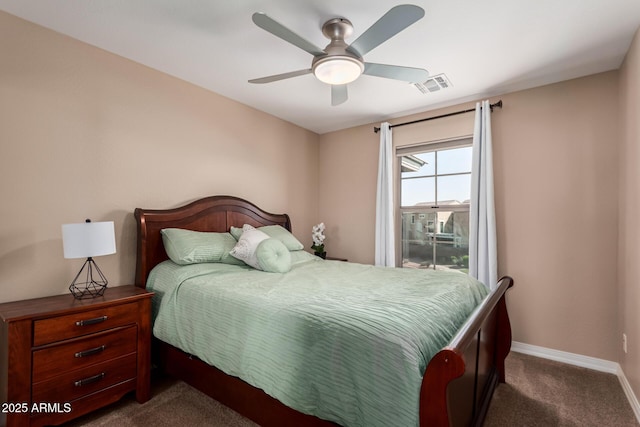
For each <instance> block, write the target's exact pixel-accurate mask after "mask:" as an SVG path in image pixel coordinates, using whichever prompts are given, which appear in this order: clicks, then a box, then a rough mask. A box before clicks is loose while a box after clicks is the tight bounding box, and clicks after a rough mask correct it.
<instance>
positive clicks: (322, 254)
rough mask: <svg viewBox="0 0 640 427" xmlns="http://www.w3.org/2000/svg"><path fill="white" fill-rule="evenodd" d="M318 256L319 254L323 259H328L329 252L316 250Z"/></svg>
mask: <svg viewBox="0 0 640 427" xmlns="http://www.w3.org/2000/svg"><path fill="white" fill-rule="evenodd" d="M315 255H316V256H319V257H320V258H322V259H326V258H327V253H326V252H315Z"/></svg>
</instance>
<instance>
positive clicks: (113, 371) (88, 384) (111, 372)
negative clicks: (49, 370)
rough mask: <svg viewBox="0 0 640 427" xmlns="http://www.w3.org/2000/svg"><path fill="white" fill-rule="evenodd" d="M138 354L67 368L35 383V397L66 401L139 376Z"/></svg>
mask: <svg viewBox="0 0 640 427" xmlns="http://www.w3.org/2000/svg"><path fill="white" fill-rule="evenodd" d="M136 362H137V358H136V354H130V355H128V356H123V357H119V358H117V359H113V360H109V361H106V362H103V363H99V364H97V365H91V366H89V367H87V368H84V369H79V370H75V371H71V372H65V373H63V374H62V375H59V376H57V377H53V378H51V379H49V380H47V381H41V382H38V383H35V384H34V385H33V397H32V401H33V402H35V403H39V402H53V403H65V402H70V401H72V400H75V399H78V398H80V397H82V396H85V395H87V394H90V393H94V392H96V391H99V390H102V389H104V388H107V387H110V386H112V385H114V384H118V383H121V382H123V381H126V380H129V379H132V378H135V377H136Z"/></svg>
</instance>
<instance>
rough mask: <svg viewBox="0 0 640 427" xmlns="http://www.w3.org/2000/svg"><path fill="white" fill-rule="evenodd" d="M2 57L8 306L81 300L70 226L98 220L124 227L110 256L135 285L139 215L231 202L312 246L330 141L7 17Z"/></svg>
mask: <svg viewBox="0 0 640 427" xmlns="http://www.w3.org/2000/svg"><path fill="white" fill-rule="evenodd" d="M0 58H2V59H1V64H2V65H1V66H0V147H1V154H0V195H1V197H2V203H1V204H0V212H1V214H0V217H1V218H2V221H1V222H0V302H3V301H12V300H17V299H23V298H29V297H39V296H46V295H53V294H60V293H65V292H67V287H68V285H69V282H70V281H71V280H72V279H73V276H74V275H75V273H76V272H77V271H78V270H79V268H80V265H81V264H82V260H66V259H64V258H63V255H62V241H61V231H60V226H61V224H64V223H71V222H82V221H83V220H84V219H85V218H91V219H92V220H94V221H99V220H113V221H115V229H116V238H117V241H116V245H117V254H115V255H110V256H105V257H100V258H97V259H96V261H97V262H98V265H100V267H101V268H102V270H103V272H104V273H105V274H106V276H107V278H108V279H109V282H110V285H114V286H115V285H118V284H126V283H131V282H132V280H133V276H134V272H135V241H136V236H135V223H134V219H133V214H132V213H133V210H134V209H135V208H136V207H144V208H168V207H173V206H177V205H180V204H183V203H184V202H187V201H191V200H194V199H196V198H200V197H203V196H209V195H215V194H231V195H235V196H239V197H243V198H246V199H248V200H250V201H252V202H254V203H256V204H257V205H258V206H260V207H262V208H264V209H266V210H268V211H271V212H274V213H281V212H287V213H289V214H290V215H291V218H292V222H293V229H294V233H295V234H296V235H297V237H298V238H299V239H301V240H302V241H303V242H305V244H306V243H307V240H309V236H310V231H309V230H310V229H311V226H312V225H313V224H314V223H315V222H316V219H317V208H318V201H317V192H318V166H317V165H318V140H319V137H318V135H316V134H314V133H312V132H309V131H306V130H304V129H301V128H299V127H296V126H294V125H292V124H290V123H287V122H284V121H282V120H279V119H276V118H274V117H272V116H269V115H267V114H264V113H262V112H259V111H257V110H254V109H251V108H249V107H247V106H244V105H242V104H239V103H236V102H234V101H231V100H229V99H227V98H224V97H221V96H219V95H216V94H214V93H211V92H209V91H206V90H203V89H201V88H198V87H195V86H193V85H190V84H188V83H185V82H183V81H181V80H178V79H175V78H172V77H170V76H167V75H165V74H162V73H159V72H156V71H153V70H151V69H149V68H146V67H144V66H141V65H139V64H136V63H133V62H131V61H128V60H125V59H123V58H121V57H118V56H115V55H112V54H109V53H107V52H104V51H102V50H99V49H96V48H94V47H91V46H89V45H86V44H83V43H80V42H78V41H75V40H73V39H70V38H68V37H65V36H62V35H59V34H57V33H54V32H52V31H49V30H46V29H44V28H42V27H39V26H36V25H32V24H30V23H27V22H25V21H22V20H20V19H17V18H15V17H13V16H11V15H8V14H6V13H3V12H0ZM291 159H295V161H291Z"/></svg>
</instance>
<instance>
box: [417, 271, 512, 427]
mask: <svg viewBox="0 0 640 427" xmlns="http://www.w3.org/2000/svg"><path fill="white" fill-rule="evenodd" d="M512 286H513V279H512V278H511V277H508V276H506V277H503V278H502V279H500V281H499V282H498V287H497V289H496V290H495V291H494V292H493V293H492V294H491V295H490V297H489V298H487V299H486V300H485V301H484V303H483V304H482V305H481V306H479V307H478V308H477V309H476V311H475V312H474V313H473V315H472V316H471V317H470V318H469V319H468V320H467V322H466V323H465V324H464V325H463V327H462V328H461V329H460V331H459V332H458V334H457V335H456V336H455V337H454V338H453V339H452V340H451V342H450V343H449V345H448V346H447V347H445V348H444V349H442V350H440V351H439V352H438V353H437V354H436V355H435V356H434V357H433V358H432V359H431V361H430V362H429V365H428V366H427V369H426V371H425V375H424V377H423V379H422V388H421V390H420V426H422V427H426V426H442V427H445V426H471V425H482V422H483V421H484V418H485V416H486V414H487V410H488V409H489V403H490V401H491V396H492V395H493V391H494V389H495V387H496V386H497V384H498V382H504V381H505V371H504V360H505V358H506V357H507V355H508V354H509V351H510V349H511V324H510V322H509V315H508V313H507V306H506V302H505V292H506V290H507V289H509V288H510V287H512Z"/></svg>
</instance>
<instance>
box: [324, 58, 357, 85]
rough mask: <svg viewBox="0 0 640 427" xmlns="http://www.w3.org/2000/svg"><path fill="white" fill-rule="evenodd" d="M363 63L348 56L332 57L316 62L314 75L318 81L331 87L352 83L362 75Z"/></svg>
mask: <svg viewBox="0 0 640 427" xmlns="http://www.w3.org/2000/svg"><path fill="white" fill-rule="evenodd" d="M363 70H364V68H363V66H362V63H361V62H359V61H357V60H355V59H353V58H350V57H348V56H332V57H328V58H324V59H321V60H319V61H318V62H316V63H315V64H314V66H313V74H314V75H315V76H316V78H317V79H318V80H320V81H321V82H323V83H327V84H331V85H343V84H347V83H351V82H352V81H354V80H355V79H357V78H358V77H360V74H362V71H363Z"/></svg>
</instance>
